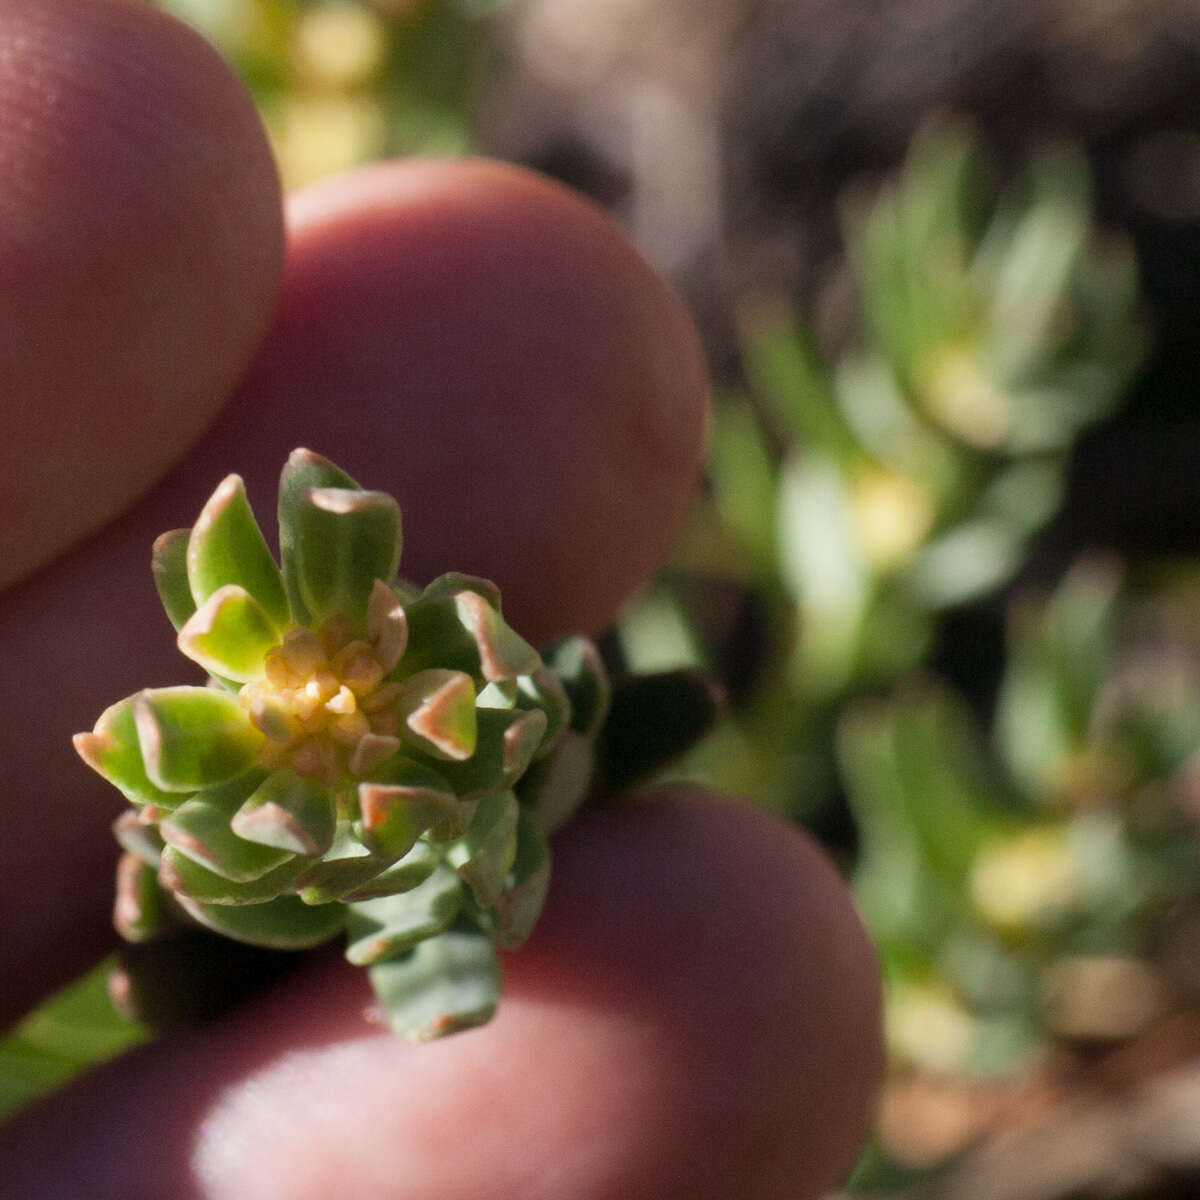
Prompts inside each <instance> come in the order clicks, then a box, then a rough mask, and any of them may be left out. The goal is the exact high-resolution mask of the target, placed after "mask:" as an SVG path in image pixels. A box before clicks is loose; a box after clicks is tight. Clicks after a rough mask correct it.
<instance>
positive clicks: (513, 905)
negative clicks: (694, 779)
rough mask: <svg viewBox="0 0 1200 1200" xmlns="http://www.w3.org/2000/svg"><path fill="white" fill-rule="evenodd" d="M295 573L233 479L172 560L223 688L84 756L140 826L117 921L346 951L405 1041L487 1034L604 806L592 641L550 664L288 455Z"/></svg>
mask: <svg viewBox="0 0 1200 1200" xmlns="http://www.w3.org/2000/svg"><path fill="white" fill-rule="evenodd" d="M279 543H280V559H281V564H282V567H280V566H279V565H277V564H276V561H275V559H274V557H273V556H272V554H271V552H270V550H269V549H268V548H267V544H266V542H265V540H264V538H263V535H262V533H261V531H260V529H259V526H258V524H257V523H256V521H255V519H254V515H253V513H252V511H251V508H250V505H249V502H248V500H247V498H246V492H245V489H244V487H243V484H242V480H241V479H240V478H239V477H238V476H236V475H230V476H229V477H228V478H226V479H225V480H224V481H223V482H222V483H221V484H220V486H219V487H218V488H217V489H216V491H215V492H214V493H213V495H212V497H211V499H210V500H209V501H208V503H207V504H206V505H205V506H204V509H203V511H202V512H201V513H200V516H199V517H198V518H197V520H196V523H195V524H194V525H193V526H192V528H191V529H180V530H174V531H172V532H169V533H165V534H163V535H162V536H161V537H160V538H159V539H158V540H157V542H156V543H155V545H154V552H153V559H152V566H153V573H154V580H155V583H156V585H157V588H158V592H159V595H160V597H161V599H162V602H163V605H164V607H165V609H166V611H167V615H168V616H169V617H170V619H171V621H172V623H173V624H174V626H175V628H176V629H177V631H178V645H179V648H180V650H182V651H183V653H184V654H185V655H187V657H188V658H190V659H192V660H193V661H194V662H196V663H198V664H199V665H200V666H201V667H203V668H204V669H205V670H206V671H208V672H209V674H210V679H209V682H208V684H207V686H180V687H165V688H148V689H146V690H144V691H141V692H138V693H137V694H135V695H133V696H128V697H126V698H125V699H123V700H120V701H118V702H117V703H116V704H114V705H113V706H112V707H111V708H109V709H107V710H106V711H105V712H104V713H103V714H101V716H100V719H99V720H98V721H97V723H96V726H95V729H94V730H93V731H92V732H91V733H81V734H77V735H76V737H75V747H76V749H77V750H78V752H79V754H80V755H81V757H82V758H83V759H84V761H85V762H86V763H87V764H88V765H89V766H91V767H92V768H93V769H94V770H96V771H97V772H99V773H100V774H101V775H102V776H103V777H104V778H105V779H107V780H108V781H109V782H110V783H112V784H114V785H115V786H116V787H117V788H118V789H119V790H120V791H121V792H122V793H123V794H124V795H125V796H126V797H127V798H128V800H129V801H130V803H131V805H132V808H131V809H130V810H128V811H127V812H126V813H125V814H124V815H123V816H122V817H121V818H119V819H118V821H117V822H116V825H115V832H116V836H117V839H118V841H119V842H120V844H121V846H122V847H123V848H124V854H123V856H122V857H121V860H120V863H119V867H118V871H117V900H116V907H115V921H116V925H117V928H118V930H119V931H120V933H121V934H122V935H123V936H124V937H125V938H126V939H127V940H129V941H131V942H147V941H151V940H153V939H155V938H158V937H162V936H164V935H165V934H168V933H169V932H170V931H171V930H172V929H175V930H178V928H179V925H180V922H183V923H187V924H190V923H198V924H199V925H201V926H205V927H207V928H208V929H210V930H214V931H216V932H217V933H220V934H224V935H226V936H228V937H231V938H234V939H237V940H238V941H241V942H247V943H250V944H252V945H258V946H266V947H272V948H275V949H284V950H298V949H304V948H307V947H311V946H315V945H318V944H320V943H322V942H325V941H327V940H329V939H331V938H334V937H336V936H337V935H339V934H341V933H343V932H344V933H345V935H346V939H347V943H346V957H347V958H348V959H349V960H350V961H351V962H352V963H355V964H357V965H362V966H366V967H367V968H368V969H369V974H370V977H371V982H372V984H373V986H374V989H375V991H376V994H377V995H378V996H379V998H380V1001H381V1003H382V1005H383V1008H384V1010H385V1011H386V1013H387V1015H388V1019H389V1021H390V1023H391V1024H392V1026H393V1027H394V1028H395V1029H396V1030H397V1032H400V1033H402V1034H404V1035H406V1036H409V1037H411V1038H414V1039H418V1040H423V1039H427V1038H432V1037H437V1036H440V1035H442V1034H445V1033H450V1032H453V1031H454V1030H457V1029H463V1028H467V1027H470V1026H472V1025H477V1024H480V1023H482V1022H483V1021H486V1020H487V1019H488V1018H489V1017H490V1016H491V1014H492V1012H493V1011H494V1009H495V1006H496V1002H497V997H498V991H499V972H498V968H497V962H496V949H497V948H504V949H508V948H513V947H516V946H518V945H520V943H521V942H522V941H524V939H525V938H526V937H527V936H528V935H529V933H530V931H531V929H532V928H533V925H534V922H535V921H536V920H537V917H538V914H539V912H540V909H541V907H542V902H543V899H544V897H545V893H546V887H547V883H548V878H549V862H550V860H549V853H548V850H547V843H546V838H547V835H548V834H549V833H551V832H552V831H553V830H554V829H555V828H557V827H558V826H559V825H560V824H562V822H563V821H565V820H566V819H567V817H569V815H570V814H571V812H572V811H573V810H574V808H575V807H576V806H577V805H578V804H579V803H580V801H581V800H582V799H583V797H584V796H585V794H586V793H587V791H588V789H589V786H590V783H591V779H592V776H593V770H594V765H595V760H596V754H595V743H596V739H597V736H598V734H599V732H600V730H601V728H602V726H603V724H604V720H605V716H606V713H607V711H608V706H609V697H610V687H609V682H608V678H607V675H606V673H605V670H604V668H603V666H602V664H601V661H600V657H599V655H598V653H597V652H596V649H595V647H594V646H592V644H591V643H590V642H588V641H587V640H586V639H583V638H570V639H568V640H566V641H564V642H561V643H559V644H558V645H557V646H556V647H554V648H553V649H552V650H550V651H548V652H547V653H546V655H545V657H543V656H542V655H540V654H539V653H538V652H537V651H536V650H535V649H534V648H533V647H532V646H530V645H529V644H528V643H527V642H526V641H525V640H524V639H523V638H522V637H520V635H519V634H517V633H516V632H515V631H514V630H513V629H512V628H511V627H510V626H509V625H508V624H507V623H506V622H505V620H504V618H503V617H502V616H501V612H500V595H499V592H498V591H497V589H496V588H495V586H494V585H493V584H491V583H489V582H488V581H486V580H483V579H478V578H474V577H472V576H468V575H460V574H449V575H443V576H441V577H440V578H438V579H435V580H434V581H433V582H432V583H430V584H429V585H428V586H427V587H425V588H423V589H419V588H416V587H414V586H411V585H409V584H407V583H405V582H404V581H402V580H399V579H398V578H397V574H396V573H397V568H398V566H399V559H400V545H401V520H400V510H399V507H398V505H397V503H396V501H395V500H394V499H393V498H392V497H391V496H388V495H386V494H384V493H382V492H377V491H367V490H364V489H363V488H361V487H360V486H359V485H358V484H357V483H355V481H354V480H353V479H351V478H350V477H349V476H348V475H346V474H345V473H344V472H343V471H341V470H340V469H339V468H337V467H335V466H334V465H333V464H332V463H330V462H328V461H327V460H326V459H324V458H322V457H320V456H319V455H317V454H314V453H312V452H311V451H309V450H296V451H294V452H293V453H292V455H291V456H290V457H289V459H288V461H287V464H286V466H285V467H284V469H283V474H282V478H281V481H280V487H279Z"/></svg>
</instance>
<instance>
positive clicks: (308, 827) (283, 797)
mask: <svg viewBox="0 0 1200 1200" xmlns="http://www.w3.org/2000/svg"><path fill="white" fill-rule="evenodd" d="M336 823H337V818H336V814H335V812H334V803H333V795H332V793H331V792H330V791H329V789H328V788H327V787H324V786H322V785H321V784H319V783H316V782H314V781H313V780H311V779H305V778H303V777H302V776H300V775H297V774H296V773H295V772H294V771H286V770H284V771H273V772H272V773H271V774H270V775H268V776H267V778H266V780H265V781H264V782H263V783H262V785H261V786H260V787H258V788H257V789H256V790H255V791H254V793H253V794H252V795H251V796H250V798H249V799H248V800H247V801H246V802H245V803H244V804H243V805H242V806H241V807H240V808H239V809H238V810H237V812H236V813H234V815H233V818H232V820H231V821H230V827H231V828H232V830H233V832H234V833H235V834H237V835H238V837H240V838H245V839H246V840H247V841H250V842H258V843H260V844H261V845H264V846H275V847H278V848H279V849H280V850H286V851H288V852H290V853H292V854H303V855H305V856H306V857H308V858H316V857H318V856H319V855H322V854H324V853H325V852H326V851H327V850H328V849H329V847H330V845H331V844H332V842H333V834H334V828H335V825H336Z"/></svg>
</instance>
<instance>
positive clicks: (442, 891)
mask: <svg viewBox="0 0 1200 1200" xmlns="http://www.w3.org/2000/svg"><path fill="white" fill-rule="evenodd" d="M461 907H462V884H461V883H460V882H459V879H458V876H457V875H455V873H454V872H453V871H452V870H451V869H450V868H449V867H447V866H445V865H442V866H439V867H438V868H437V869H435V870H434V872H433V873H432V874H431V875H430V876H429V877H428V878H427V879H426V880H425V882H424V883H421V884H419V885H418V886H417V887H415V888H412V889H410V890H409V891H406V892H401V893H400V894H399V895H395V896H384V897H381V898H380V899H378V900H362V901H359V902H358V903H356V904H351V905H350V906H349V916H348V918H347V921H346V958H347V959H349V961H350V962H352V963H354V965H355V966H359V967H361V966H365V965H366V964H368V963H374V962H379V961H380V960H381V959H384V958H390V957H391V956H393V955H396V954H401V953H403V952H404V951H405V950H408V949H410V948H411V947H413V946H415V945H416V944H417V943H418V942H420V941H423V940H424V939H425V938H428V937H432V936H433V935H434V934H436V933H441V931H442V930H443V929H446V928H447V927H448V926H449V925H450V922H451V921H453V920H454V918H455V917H456V916H457V915H458V910H459V909H460V908H461Z"/></svg>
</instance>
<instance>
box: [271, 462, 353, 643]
mask: <svg viewBox="0 0 1200 1200" xmlns="http://www.w3.org/2000/svg"><path fill="white" fill-rule="evenodd" d="M313 488H350V489H356V488H358V484H357V483H355V482H354V480H353V479H351V478H350V476H349V475H347V474H346V472H345V471H343V470H341V468H340V467H335V466H334V465H333V463H331V462H330V461H329V460H328V459H327V458H322V457H321V455H319V454H316V453H314V452H313V451H312V450H305V449H303V448H301V449H298V450H293V451H292V453H291V454H290V455H289V456H288V460H287V463H286V464H285V465H284V468H283V473H282V474H281V475H280V477H279V557H280V560H281V561H282V563H283V582H284V587H285V588H286V590H287V597H288V603H289V604H290V606H291V610H292V616H293V617H294V618H295V620H296V621H297V622H298V623H299V624H301V625H312V624H314V621H313V617H312V613H310V612H309V610H308V608H307V606H306V605H305V602H304V597H303V596H302V595H301V588H300V571H299V565H298V563H297V561H296V539H297V526H296V509H297V506H298V504H299V503H300V498H301V497H302V496H304V495H306V494H307V493H308V492H309V491H311V490H312V489H313Z"/></svg>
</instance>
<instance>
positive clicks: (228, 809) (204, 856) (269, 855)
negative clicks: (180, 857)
mask: <svg viewBox="0 0 1200 1200" xmlns="http://www.w3.org/2000/svg"><path fill="white" fill-rule="evenodd" d="M261 780H262V775H261V773H260V772H254V773H252V774H248V775H245V776H243V777H242V778H240V779H237V780H235V781H234V782H233V783H230V784H227V785H225V786H224V787H218V788H213V789H211V790H209V791H206V792H201V793H200V794H199V795H197V796H193V797H192V799H191V800H189V801H187V803H186V804H181V805H180V806H179V807H178V808H177V809H176V810H175V811H174V812H173V813H171V815H170V816H169V817H167V818H166V819H165V820H163V821H162V822H161V823H160V825H159V830H160V832H161V833H162V836H163V840H164V841H165V842H166V843H167V845H168V846H174V847H175V849H176V850H178V851H180V852H181V853H182V854H185V855H187V857H188V858H190V859H192V860H193V861H195V862H198V863H200V865H201V866H204V867H207V868H208V869H209V870H210V871H215V872H216V873H217V874H218V875H220V876H222V877H223V878H225V879H228V880H231V881H232V882H234V883H250V882H251V881H253V880H255V879H260V878H261V877H262V876H264V875H266V874H267V872H269V871H273V870H274V869H275V868H276V867H278V866H280V865H281V864H282V863H285V862H287V861H288V860H289V859H290V858H291V857H292V853H291V852H290V851H288V850H281V849H279V848H278V847H276V846H264V845H261V844H260V843H258V842H249V841H247V840H246V839H245V838H241V837H238V835H237V834H236V833H234V832H233V830H232V828H230V820H231V819H232V817H233V816H234V814H235V813H237V812H238V810H239V809H240V808H241V806H242V803H243V802H244V801H245V799H246V797H247V796H248V795H249V794H250V793H252V792H253V791H254V790H255V788H256V787H257V786H258V784H259V783H260V782H261Z"/></svg>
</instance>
